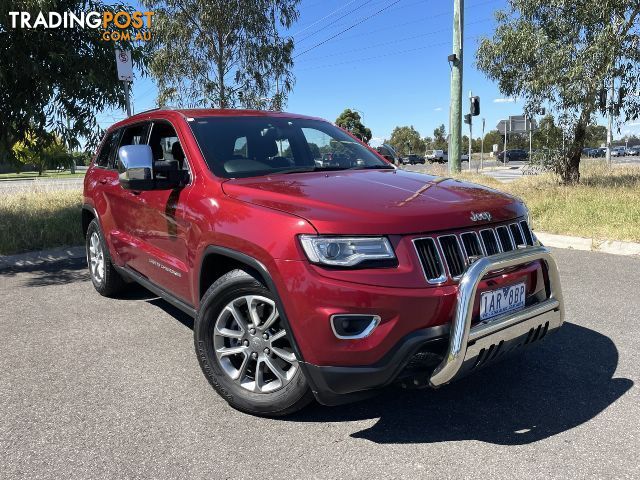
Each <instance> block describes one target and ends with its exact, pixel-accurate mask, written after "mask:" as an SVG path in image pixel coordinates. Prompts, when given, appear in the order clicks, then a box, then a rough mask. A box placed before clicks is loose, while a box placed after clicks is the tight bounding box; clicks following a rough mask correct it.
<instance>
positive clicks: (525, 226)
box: [520, 220, 533, 246]
mask: <svg viewBox="0 0 640 480" xmlns="http://www.w3.org/2000/svg"><path fill="white" fill-rule="evenodd" d="M520 226H521V227H522V234H523V235H524V239H525V241H526V242H527V245H531V246H533V235H532V234H531V229H530V228H529V224H528V223H527V222H525V221H524V220H523V221H522V222H520Z"/></svg>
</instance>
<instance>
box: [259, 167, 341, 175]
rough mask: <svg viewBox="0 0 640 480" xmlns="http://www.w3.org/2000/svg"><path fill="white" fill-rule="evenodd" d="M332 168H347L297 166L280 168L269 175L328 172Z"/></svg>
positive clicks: (336, 168) (335, 168)
mask: <svg viewBox="0 0 640 480" xmlns="http://www.w3.org/2000/svg"><path fill="white" fill-rule="evenodd" d="M332 170H347V169H346V168H343V167H298V168H287V169H285V170H280V171H277V172H271V175H276V174H279V173H285V174H287V173H309V172H329V171H332Z"/></svg>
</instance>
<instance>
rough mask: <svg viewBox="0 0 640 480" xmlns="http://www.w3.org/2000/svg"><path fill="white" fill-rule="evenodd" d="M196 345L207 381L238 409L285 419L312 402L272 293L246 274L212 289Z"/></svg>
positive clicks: (225, 279) (199, 319)
mask: <svg viewBox="0 0 640 480" xmlns="http://www.w3.org/2000/svg"><path fill="white" fill-rule="evenodd" d="M194 342H195V347H196V352H197V354H198V360H199V362H200V366H201V367H202V370H203V372H204V373H205V375H206V377H207V379H208V380H209V382H210V383H211V385H212V386H213V388H215V389H216V391H217V392H218V393H219V394H220V395H221V396H222V397H224V399H225V400H226V401H227V402H228V403H229V405H231V406H232V407H234V408H236V409H238V410H241V411H244V412H247V413H251V414H255V415H266V416H281V415H287V414H290V413H293V412H295V411H296V410H299V409H301V408H303V407H304V406H305V405H307V404H308V403H309V402H310V401H311V400H312V398H313V397H312V394H311V392H310V390H309V387H308V384H307V381H306V379H305V377H304V375H303V373H302V371H301V369H300V365H299V363H298V359H297V358H296V355H295V353H294V350H293V344H292V342H291V339H290V336H289V333H288V332H287V331H286V329H285V325H284V322H283V320H282V317H281V316H280V312H279V311H278V308H277V305H276V303H275V300H274V297H273V295H272V294H271V292H270V291H269V290H268V289H266V288H265V287H264V285H262V284H261V283H260V282H258V281H257V280H256V279H255V278H254V277H252V276H251V275H249V274H248V273H246V272H244V271H242V270H234V271H232V272H229V273H227V274H226V275H223V276H222V277H221V278H220V279H218V280H217V281H216V282H215V283H214V284H213V285H212V286H211V287H210V288H209V289H208V290H207V293H205V295H204V297H203V298H202V302H201V306H200V309H199V311H198V315H197V317H196V321H195V324H194Z"/></svg>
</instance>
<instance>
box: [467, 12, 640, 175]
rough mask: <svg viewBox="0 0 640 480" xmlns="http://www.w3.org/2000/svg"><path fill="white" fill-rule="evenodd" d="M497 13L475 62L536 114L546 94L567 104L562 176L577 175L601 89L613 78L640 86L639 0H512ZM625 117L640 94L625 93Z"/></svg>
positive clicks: (559, 105) (634, 112) (628, 88)
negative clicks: (493, 26)
mask: <svg viewBox="0 0 640 480" xmlns="http://www.w3.org/2000/svg"><path fill="white" fill-rule="evenodd" d="M509 4H510V8H509V9H508V10H507V11H499V12H497V13H496V19H497V23H498V24H497V28H496V29H495V33H494V35H493V38H491V39H488V38H484V39H482V40H481V41H480V46H479V49H478V53H477V65H478V68H479V69H480V70H481V71H483V72H484V73H485V74H486V75H487V76H488V77H489V78H490V79H492V80H495V81H497V82H498V85H499V88H500V91H501V92H502V93H503V94H504V95H506V96H509V97H520V98H523V99H524V100H525V105H526V106H525V111H526V113H528V114H530V115H532V114H535V113H536V111H537V110H538V108H539V106H540V105H542V104H543V103H544V102H548V103H550V104H551V105H553V106H554V107H555V109H556V110H557V111H560V112H563V115H562V118H561V124H562V126H563V127H564V130H565V132H566V133H567V134H568V138H569V141H568V142H567V146H568V148H566V149H565V150H564V151H563V152H561V155H560V158H559V161H558V162H557V164H556V170H557V173H558V174H559V175H560V177H561V179H562V181H563V183H576V182H578V181H579V180H580V156H581V154H582V148H583V146H584V143H585V137H586V129H587V126H588V125H589V124H590V123H591V122H592V119H593V116H594V113H595V112H596V109H597V107H598V97H599V92H600V90H601V89H603V87H604V86H606V83H607V82H609V83H610V82H611V79H612V78H616V80H617V82H616V83H617V84H618V85H620V86H621V88H622V91H623V92H636V91H638V89H639V88H640V80H639V77H640V49H638V35H639V34H640V31H639V30H640V26H639V23H640V22H638V14H640V0H583V1H580V2H576V1H575V0H554V1H549V0H511V1H510V2H509ZM620 107H621V111H622V112H624V117H625V118H626V120H625V121H627V120H630V119H633V118H636V117H637V116H638V114H639V113H640V97H637V96H633V95H626V96H624V103H623V104H622V105H620Z"/></svg>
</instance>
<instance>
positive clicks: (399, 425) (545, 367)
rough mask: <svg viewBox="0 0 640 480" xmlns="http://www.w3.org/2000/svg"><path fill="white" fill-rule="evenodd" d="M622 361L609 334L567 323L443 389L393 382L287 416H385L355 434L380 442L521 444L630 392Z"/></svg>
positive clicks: (564, 427)
mask: <svg viewBox="0 0 640 480" xmlns="http://www.w3.org/2000/svg"><path fill="white" fill-rule="evenodd" d="M617 365H618V350H617V348H616V346H615V344H614V343H613V342H612V341H611V339H609V338H608V337H606V336H604V335H602V334H600V333H598V332H595V331H594V330H590V329H588V328H584V327H581V326H578V325H575V324H570V323H567V324H565V325H564V326H563V327H562V328H561V329H560V330H559V331H558V333H556V334H555V335H553V336H550V337H549V338H548V339H547V340H545V342H543V343H541V344H539V345H537V348H532V349H531V350H529V351H526V352H523V353H522V354H521V355H517V356H514V357H512V358H511V359H507V360H506V361H504V362H502V363H499V364H495V365H493V366H491V367H488V368H487V369H485V370H483V371H481V372H478V373H476V374H475V375H472V376H470V377H467V378H465V379H462V380H460V381H459V382H456V383H454V384H452V385H448V386H445V387H443V388H440V389H439V390H408V391H407V390H401V389H400V388H397V387H389V388H387V389H385V390H384V391H383V392H382V393H381V395H379V396H378V397H374V398H372V399H370V400H365V401H362V402H358V403H353V404H348V405H343V406H338V407H322V406H320V405H315V406H311V407H309V408H307V409H305V410H303V411H301V412H299V413H297V414H296V415H295V416H292V417H288V418H287V420H289V421H298V422H347V421H354V420H364V419H372V418H377V417H379V420H378V421H377V422H376V423H375V424H374V425H373V426H371V427H370V428H367V429H364V430H361V431H359V432H355V433H353V434H352V435H351V436H352V437H354V438H363V439H367V440H370V441H372V442H375V443H382V444H392V443H435V442H446V441H456V440H479V441H483V442H488V443H494V444H500V445H522V444H528V443H533V442H537V441H539V440H542V439H545V438H547V437H550V436H552V435H556V434H558V433H561V432H564V431H566V430H569V429H572V428H574V427H576V426H578V425H580V424H582V423H585V422H587V421H589V420H591V419H592V418H594V417H595V416H596V415H598V414H599V413H600V412H602V411H603V410H605V409H606V408H607V407H609V406H610V405H611V404H613V403H614V402H615V401H616V400H618V399H619V398H620V397H621V396H622V395H624V394H625V393H626V392H627V391H628V390H629V389H630V388H631V387H632V386H633V381H631V380H630V379H626V378H613V375H614V373H615V370H616V366H617Z"/></svg>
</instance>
